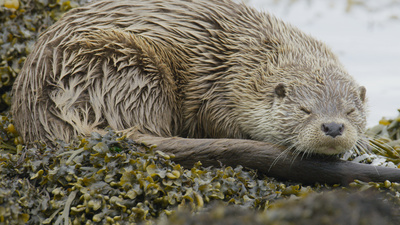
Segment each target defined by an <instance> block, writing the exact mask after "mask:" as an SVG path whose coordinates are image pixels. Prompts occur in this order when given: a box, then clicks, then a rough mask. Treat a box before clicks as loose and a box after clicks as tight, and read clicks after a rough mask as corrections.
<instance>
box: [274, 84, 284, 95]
mask: <svg viewBox="0 0 400 225" xmlns="http://www.w3.org/2000/svg"><path fill="white" fill-rule="evenodd" d="M275 94H276V95H278V97H280V98H283V97H285V96H286V90H285V85H284V84H282V83H280V84H278V85H276V87H275Z"/></svg>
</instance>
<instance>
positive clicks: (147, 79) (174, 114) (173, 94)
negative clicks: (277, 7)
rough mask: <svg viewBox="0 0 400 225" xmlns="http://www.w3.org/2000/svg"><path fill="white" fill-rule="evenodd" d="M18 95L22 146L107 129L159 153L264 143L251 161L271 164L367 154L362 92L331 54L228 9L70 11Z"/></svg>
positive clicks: (15, 106) (115, 6)
mask: <svg viewBox="0 0 400 225" xmlns="http://www.w3.org/2000/svg"><path fill="white" fill-rule="evenodd" d="M12 92H13V102H12V109H11V111H12V114H13V116H14V120H15V126H16V128H17V130H18V131H19V132H20V133H21V135H22V138H23V139H24V141H25V142H26V143H33V142H35V141H43V142H46V143H48V144H51V143H53V142H54V141H55V140H63V141H65V142H70V141H71V140H73V139H74V138H76V137H77V136H79V135H80V136H85V135H89V134H90V133H91V132H93V131H98V132H102V131H104V129H105V128H106V127H110V128H112V129H114V130H117V131H124V132H126V133H129V134H130V135H131V137H132V138H137V139H138V140H143V141H147V142H149V143H153V142H154V143H156V142H157V143H158V144H159V145H163V143H164V144H165V143H169V142H168V140H169V141H176V140H178V141H182V140H184V141H185V140H186V141H192V142H191V143H199V142H198V141H199V140H201V139H203V140H209V141H210V140H216V142H218V143H220V142H219V141H218V140H227V141H228V142H231V143H239V144H238V146H243V147H244V148H246V147H245V146H253V147H254V146H255V145H260V144H261V145H263V146H264V147H262V148H265V150H264V151H263V152H260V153H258V154H255V155H254V156H253V158H254V157H255V156H256V155H257V157H258V156H260V155H269V154H271V153H268V151H271V152H274V153H276V154H275V155H271V157H272V158H273V159H274V160H276V159H277V157H279V156H282V154H283V153H285V154H289V153H290V152H294V154H295V155H298V154H304V155H311V154H314V153H316V154H323V155H337V154H341V153H343V152H346V151H348V150H350V149H352V148H356V147H357V146H358V147H359V146H361V145H362V144H363V138H362V135H363V133H364V130H365V127H366V96H365V95H366V90H365V88H364V87H362V86H360V85H358V84H357V83H356V81H355V80H354V79H353V78H352V77H351V76H350V75H349V74H348V72H347V71H346V70H345V68H344V67H343V65H342V64H341V63H340V62H339V60H338V58H337V56H336V55H335V54H334V53H332V51H331V50H330V49H329V48H328V47H327V46H326V45H325V44H324V43H322V42H321V41H318V40H316V39H314V38H312V37H311V36H309V35H306V34H305V33H303V32H301V31H300V30H299V29H297V28H295V27H293V26H291V25H289V24H286V23H284V22H282V21H281V20H279V19H277V18H275V17H274V16H272V15H270V14H267V13H264V12H259V11H257V10H255V9H253V8H251V7H248V6H246V5H244V4H237V3H234V2H231V1H229V0H223V1H221V0H199V1H187V0H129V1H128V0H127V1H111V0H101V1H96V2H93V3H90V4H88V5H86V6H83V7H80V8H77V9H73V10H71V11H70V12H68V13H67V14H66V15H64V16H63V17H62V18H61V19H60V20H59V21H58V22H57V23H55V24H54V25H52V26H51V27H50V28H49V29H48V30H47V31H45V32H44V33H43V34H42V35H41V36H40V38H39V39H38V41H37V43H36V44H35V46H34V49H33V51H32V52H31V53H30V55H29V56H28V58H27V60H26V62H25V64H24V67H23V69H22V70H21V72H20V74H19V75H18V77H17V79H16V82H15V84H14V86H13V91H12ZM174 137H177V138H174ZM159 138H164V139H161V141H160V139H159ZM179 138H181V139H179ZM182 138H183V139H182ZM199 138H201V139H199ZM248 139H250V140H251V141H247V142H246V140H248ZM239 140H243V141H242V142H240V141H239ZM216 142H213V143H214V145H215V143H216ZM180 143H181V142H180ZM240 143H242V144H240ZM267 143H268V144H267ZM200 145H201V144H200ZM212 145H213V144H212V143H211V144H210V146H212ZM267 145H268V146H267ZM183 146H189V145H183ZM190 146H192V147H193V146H194V145H193V144H192V145H190ZM210 146H209V147H210ZM224 146H225V147H226V146H227V145H224ZM277 146H284V148H285V149H286V150H282V149H281V148H280V147H277ZM225 147H224V149H225V150H226V148H225ZM184 148H185V147H183V149H181V150H179V151H178V152H184V151H185V149H184ZM232 148H233V149H234V147H232ZM165 149H166V150H167V149H168V147H165ZM228 149H229V148H228ZM271 149H274V150H275V151H273V150H271ZM171 151H175V150H171ZM178 152H177V151H175V153H178ZM244 152H246V151H244ZM178 154H179V153H178ZM243 154H245V153H243ZM234 155H235V154H234ZM237 157H239V158H240V157H241V156H240V155H237ZM178 158H179V157H178ZM211 158H212V157H211ZM250 158H251V157H250ZM285 158H286V157H282V161H285V160H286V161H287V162H288V163H289V164H290V163H291V165H294V164H293V162H291V161H290V160H289V159H285ZM193 160H196V159H193ZM189 161H190V160H189ZM249 161H252V160H249ZM241 163H242V162H240V160H239V161H235V163H234V164H241ZM275 163H276V162H275ZM262 164H263V163H260V167H267V168H268V167H269V166H268V165H265V164H264V165H262ZM249 166H250V167H254V165H249Z"/></svg>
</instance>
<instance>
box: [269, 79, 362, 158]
mask: <svg viewBox="0 0 400 225" xmlns="http://www.w3.org/2000/svg"><path fill="white" fill-rule="evenodd" d="M310 85H311V84H310V83H309V82H307V83H306V84H301V83H298V82H296V84H295V85H291V86H289V85H288V86H286V85H285V84H283V83H280V84H277V85H276V87H275V90H274V93H275V99H274V101H275V102H274V105H273V107H272V109H273V110H272V111H276V113H278V114H279V115H280V116H277V117H278V121H279V122H280V123H281V125H280V126H281V127H277V128H276V130H277V132H282V133H283V134H285V137H284V138H283V140H285V142H283V144H285V145H287V146H288V147H290V148H294V149H296V150H297V151H300V152H304V153H318V154H327V155H333V154H340V153H344V152H346V151H348V150H350V149H352V148H354V147H355V146H357V144H361V143H360V141H361V136H362V134H363V133H364V131H365V126H366V113H365V93H366V89H365V87H358V86H356V85H355V84H354V83H353V81H350V80H340V79H339V80H331V79H325V80H324V81H323V82H321V81H320V82H315V83H313V84H312V85H311V86H310Z"/></svg>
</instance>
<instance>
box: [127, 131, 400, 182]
mask: <svg viewBox="0 0 400 225" xmlns="http://www.w3.org/2000/svg"><path fill="white" fill-rule="evenodd" d="M131 138H133V139H134V140H136V141H139V142H144V143H146V144H155V145H157V149H158V150H160V151H163V152H166V153H172V154H174V155H175V158H174V159H173V160H174V161H175V162H177V163H179V164H181V165H183V166H185V167H188V168H191V167H192V166H193V164H194V163H196V162H198V161H200V162H201V163H202V165H203V166H220V164H221V163H222V164H223V165H227V166H237V165H242V166H244V167H247V168H251V169H255V170H257V171H258V172H260V173H262V174H266V175H268V176H271V177H275V178H279V179H284V180H292V181H298V182H302V183H309V184H313V183H315V182H319V183H327V184H343V185H347V184H348V183H350V182H352V181H354V180H355V179H358V180H361V181H367V182H368V181H374V182H383V181H385V180H390V181H397V182H398V181H400V170H399V169H393V168H386V167H379V166H378V167H376V166H371V165H367V164H361V163H353V162H348V161H343V160H340V159H333V158H330V159H323V158H319V157H312V156H311V157H308V158H303V159H302V158H301V157H294V156H293V155H291V154H290V153H287V154H286V152H285V153H283V154H285V155H282V151H283V149H282V148H280V147H277V146H276V145H273V144H270V143H266V142H260V141H252V140H244V139H190V138H179V137H172V138H163V137H154V136H152V135H148V134H135V135H133V136H131ZM276 159H278V160H276Z"/></svg>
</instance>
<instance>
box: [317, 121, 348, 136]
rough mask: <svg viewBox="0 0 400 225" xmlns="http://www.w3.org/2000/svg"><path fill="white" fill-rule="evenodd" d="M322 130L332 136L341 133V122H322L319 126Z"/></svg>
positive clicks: (342, 126) (342, 125) (342, 127)
mask: <svg viewBox="0 0 400 225" xmlns="http://www.w3.org/2000/svg"><path fill="white" fill-rule="evenodd" d="M321 129H322V131H323V132H324V133H325V134H326V135H328V136H331V137H333V138H335V137H336V136H339V135H342V134H343V130H344V124H343V123H334V122H332V123H323V124H322V126H321Z"/></svg>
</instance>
